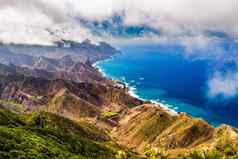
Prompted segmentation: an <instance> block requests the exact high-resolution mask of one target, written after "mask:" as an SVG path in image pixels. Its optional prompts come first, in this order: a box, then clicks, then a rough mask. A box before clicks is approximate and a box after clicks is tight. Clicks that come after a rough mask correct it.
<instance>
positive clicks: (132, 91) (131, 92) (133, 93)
mask: <svg viewBox="0 0 238 159" xmlns="http://www.w3.org/2000/svg"><path fill="white" fill-rule="evenodd" d="M108 60H113V56H112V57H110V58H108V59H104V60H99V61H97V62H95V63H93V64H92V66H93V67H94V68H96V69H97V70H98V71H99V72H100V74H101V75H102V76H103V77H105V78H107V79H108V80H115V81H119V82H122V83H124V84H125V85H126V87H127V88H128V92H127V93H128V94H129V95H130V96H132V97H134V98H137V99H139V100H142V101H143V102H150V103H152V104H154V105H156V106H159V107H161V108H163V109H164V110H165V111H166V112H168V113H169V114H171V115H178V114H179V113H180V112H177V111H176V110H175V109H171V108H169V107H168V106H166V104H163V103H161V102H158V101H155V100H148V99H144V98H142V97H140V96H139V95H138V94H137V91H136V90H137V88H136V87H135V86H131V85H130V84H129V83H128V82H125V81H123V80H121V79H119V78H113V77H110V76H109V75H107V74H106V72H105V71H104V70H103V68H101V67H100V66H99V64H100V63H102V62H106V61H108ZM181 113H185V112H181ZM186 114H187V113H186Z"/></svg>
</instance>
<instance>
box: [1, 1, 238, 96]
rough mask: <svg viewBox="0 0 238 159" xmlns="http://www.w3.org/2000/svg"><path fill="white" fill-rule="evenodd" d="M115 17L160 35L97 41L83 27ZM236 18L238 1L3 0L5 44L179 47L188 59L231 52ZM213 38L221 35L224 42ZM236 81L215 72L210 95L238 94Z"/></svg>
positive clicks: (237, 35)
mask: <svg viewBox="0 0 238 159" xmlns="http://www.w3.org/2000/svg"><path fill="white" fill-rule="evenodd" d="M115 14H117V15H120V16H122V17H123V25H124V26H129V25H130V26H140V25H146V26H149V27H151V28H153V29H155V30H158V31H159V32H160V35H153V34H152V35H146V34H145V35H144V37H138V38H134V39H133V40H132V39H129V40H128V39H127V38H115V37H111V36H105V37H98V36H96V35H94V34H93V33H92V31H91V30H90V29H89V28H87V27H85V26H83V25H82V24H81V23H80V22H79V19H81V18H83V19H86V20H88V21H98V22H100V21H103V20H106V19H110V18H111V17H112V16H113V15H115ZM237 17H238V1H237V0H197V1H194V0H166V1H165V0H0V23H1V25H0V41H2V42H6V43H10V42H14V43H27V44H32V43H33V44H42V45H51V44H52V42H53V41H56V40H59V39H69V40H75V41H83V40H85V39H90V40H92V41H95V42H97V41H101V40H104V41H109V39H110V41H116V42H127V41H129V42H148V41H149V42H152V41H153V42H155V43H156V42H158V43H179V44H181V45H183V46H185V48H186V54H188V55H190V54H194V53H195V54H196V53H197V52H200V53H201V51H197V50H201V49H202V50H205V51H202V52H203V53H204V52H205V54H209V56H210V55H211V56H212V57H214V58H217V57H219V56H221V54H223V53H224V52H226V51H225V50H224V49H223V47H222V46H220V44H221V43H222V41H224V37H225V38H227V37H228V39H229V40H231V41H233V42H234V43H236V42H237V41H238V20H237ZM52 32H53V33H54V34H53V35H52V34H51V33H52ZM210 33H219V34H220V33H222V37H220V36H212V35H211V34H210ZM225 40H227V39H225ZM228 51H230V50H228ZM232 51H236V50H232ZM208 52H209V53H208ZM237 79H238V71H230V72H228V73H226V74H223V73H221V72H219V71H217V72H214V74H213V75H211V78H210V80H209V81H208V89H209V90H208V95H209V96H212V97H213V96H216V95H219V94H223V95H224V97H232V96H234V95H236V94H237V92H238V82H237V81H238V80H237Z"/></svg>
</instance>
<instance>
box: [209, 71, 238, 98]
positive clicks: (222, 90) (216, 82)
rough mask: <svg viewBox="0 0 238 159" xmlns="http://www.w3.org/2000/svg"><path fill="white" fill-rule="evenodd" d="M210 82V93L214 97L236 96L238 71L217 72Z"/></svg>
mask: <svg viewBox="0 0 238 159" xmlns="http://www.w3.org/2000/svg"><path fill="white" fill-rule="evenodd" d="M208 84H209V92H208V93H209V94H208V95H209V96H210V97H212V98H214V97H217V96H221V97H222V98H224V99H227V98H232V97H235V96H236V95H237V91H238V72H235V73H234V72H229V73H227V74H226V75H222V74H221V73H219V72H216V73H215V74H214V76H213V77H212V78H211V79H210V80H209V83H208Z"/></svg>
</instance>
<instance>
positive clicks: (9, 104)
mask: <svg viewBox="0 0 238 159" xmlns="http://www.w3.org/2000/svg"><path fill="white" fill-rule="evenodd" d="M0 107H2V108H5V109H8V110H11V111H14V112H19V113H20V112H24V111H25V107H24V106H23V105H21V104H19V103H17V102H16V101H14V100H1V99H0Z"/></svg>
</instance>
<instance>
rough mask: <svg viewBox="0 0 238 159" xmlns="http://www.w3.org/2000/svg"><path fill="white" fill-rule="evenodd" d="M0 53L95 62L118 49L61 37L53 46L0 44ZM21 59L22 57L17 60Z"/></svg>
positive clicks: (101, 43)
mask: <svg viewBox="0 0 238 159" xmlns="http://www.w3.org/2000/svg"><path fill="white" fill-rule="evenodd" d="M0 53H1V54H3V53H8V54H9V53H13V54H22V55H25V56H26V55H29V56H33V57H41V56H43V57H46V58H53V59H60V58H63V57H64V56H66V55H70V56H71V57H72V58H73V59H74V61H80V62H86V61H87V59H90V61H91V62H96V61H98V60H103V59H106V58H109V57H111V56H112V55H114V54H116V53H119V51H118V50H116V49H115V48H113V47H112V46H110V45H109V44H107V43H104V42H100V43H99V44H97V45H96V44H92V43H91V41H89V40H85V41H83V42H82V43H78V42H74V41H67V40H63V39H62V40H60V41H57V42H55V46H41V45H24V44H0ZM5 56H8V55H5ZM26 57H28V56H26ZM21 58H22V56H21ZM22 60H23V59H21V60H19V61H22Z"/></svg>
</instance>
